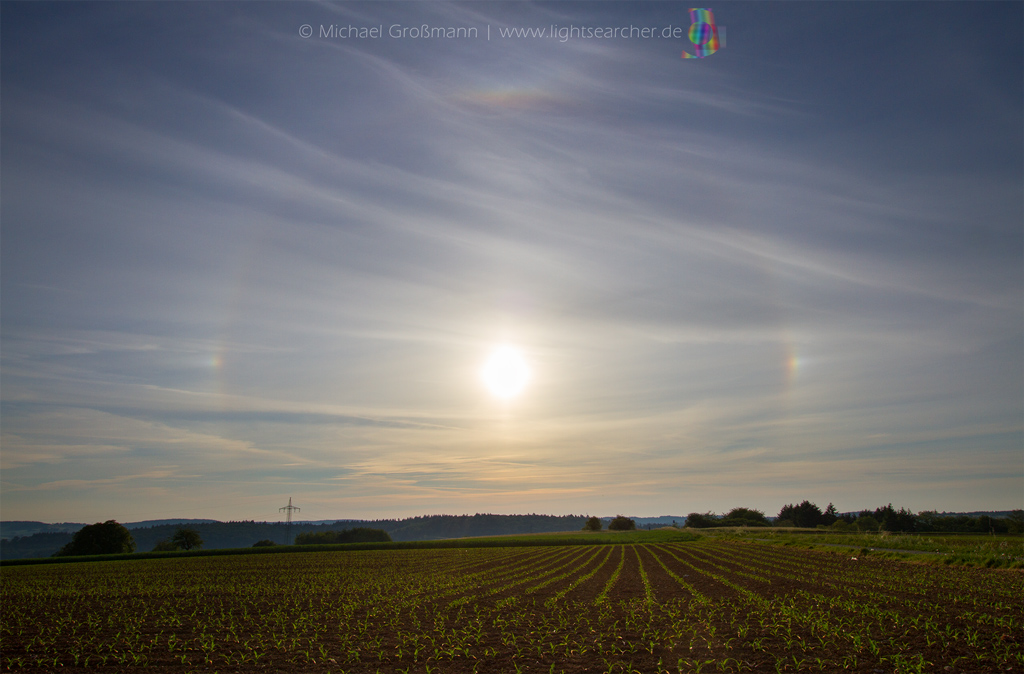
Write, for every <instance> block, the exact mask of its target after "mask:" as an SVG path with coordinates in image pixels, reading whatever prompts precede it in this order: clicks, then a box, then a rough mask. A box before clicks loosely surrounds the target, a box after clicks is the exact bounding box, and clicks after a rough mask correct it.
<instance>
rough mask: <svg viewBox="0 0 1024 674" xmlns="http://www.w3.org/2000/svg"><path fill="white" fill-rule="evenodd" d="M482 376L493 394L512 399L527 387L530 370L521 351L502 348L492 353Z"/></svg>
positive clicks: (507, 347)
mask: <svg viewBox="0 0 1024 674" xmlns="http://www.w3.org/2000/svg"><path fill="white" fill-rule="evenodd" d="M480 376H481V377H482V378H483V380H484V384H485V385H486V386H487V388H488V390H489V391H490V392H491V393H493V394H494V395H496V396H498V397H499V398H511V397H513V396H515V395H518V394H519V393H520V392H521V391H522V390H523V388H524V387H525V386H526V382H527V381H529V379H530V368H529V367H527V365H526V360H525V359H524V358H523V354H522V353H521V352H520V351H519V349H516V348H514V347H511V346H500V347H498V348H497V349H495V350H494V352H493V353H491V357H490V358H488V359H487V363H486V364H485V365H484V367H483V369H482V370H481V371H480Z"/></svg>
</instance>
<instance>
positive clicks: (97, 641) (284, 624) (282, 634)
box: [0, 541, 1024, 673]
mask: <svg viewBox="0 0 1024 674" xmlns="http://www.w3.org/2000/svg"><path fill="white" fill-rule="evenodd" d="M0 606H2V608H0V611H2V613H0V644H2V647H0V667H2V668H3V669H5V670H12V671H23V672H36V671H53V670H55V669H58V668H60V669H62V670H64V671H147V672H160V671H221V672H224V671H249V670H252V669H259V668H263V667H266V668H269V671H282V672H288V671H296V672H297V671H304V672H305V671H311V672H378V671H379V672H382V673H384V672H507V671H519V672H525V671H530V672H549V673H551V672H562V671H564V672H567V673H571V672H582V671H603V672H617V671H619V672H633V671H642V672H653V671H658V672H691V671H701V670H704V671H709V670H718V671H736V672H739V671H768V672H781V671H821V670H845V671H874V670H878V669H882V670H884V671H897V672H913V671H942V670H943V668H944V667H953V668H955V670H956V671H979V672H980V671H985V672H990V671H999V670H1003V671H1005V670H1007V669H1008V668H1011V667H1012V668H1013V669H1014V670H1016V671H1020V669H1021V668H1022V667H1024V655H1022V652H1024V648H1022V644H1021V641H1020V639H1021V637H1020V635H1021V634H1022V633H1024V574H1022V573H1021V572H1019V571H1008V570H990V569H968V568H962V567H924V566H918V565H914V564H907V563H900V562H893V561H886V560H876V559H871V558H867V559H858V560H854V559H851V558H850V557H848V556H842V555H833V554H825V553H822V552H817V551H807V550H798V549H793V548H784V547H778V546H768V545H759V544H751V543H737V542H729V541H717V542H716V541H701V542H698V543H669V544H660V545H642V544H636V545H609V546H565V547H530V548H478V549H468V550H467V549H446V550H391V551H384V550H381V551H361V552H355V551H352V552H314V553H296V554H287V555H285V554H282V555H254V556H248V557H246V556H235V557H198V558H185V559H155V560H137V561H117V562H96V563H80V564H74V565H53V566H46V565H40V566H24V567H4V568H3V569H2V575H0Z"/></svg>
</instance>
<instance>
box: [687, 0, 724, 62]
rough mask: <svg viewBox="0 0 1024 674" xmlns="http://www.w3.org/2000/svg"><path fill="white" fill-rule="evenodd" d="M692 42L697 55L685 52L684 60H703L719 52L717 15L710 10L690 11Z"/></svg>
mask: <svg viewBox="0 0 1024 674" xmlns="http://www.w3.org/2000/svg"><path fill="white" fill-rule="evenodd" d="M690 21H691V22H692V23H691V25H690V42H692V43H693V46H694V48H695V51H696V52H697V54H696V55H693V54H688V53H687V52H686V51H685V50H684V51H683V58H684V59H702V58H704V57H705V56H711V55H712V54H714V53H715V52H716V51H718V26H716V25H715V15H714V14H712V13H711V10H710V9H699V8H697V9H691V10H690Z"/></svg>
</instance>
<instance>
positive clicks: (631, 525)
mask: <svg viewBox="0 0 1024 674" xmlns="http://www.w3.org/2000/svg"><path fill="white" fill-rule="evenodd" d="M635 529H636V522H634V521H633V520H631V519H629V518H628V517H626V516H625V515H616V516H615V519H613V520H612V521H611V522H610V523H609V524H608V530H609V531H634V530H635Z"/></svg>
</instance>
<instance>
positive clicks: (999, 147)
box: [0, 2, 1024, 522]
mask: <svg viewBox="0 0 1024 674" xmlns="http://www.w3.org/2000/svg"><path fill="white" fill-rule="evenodd" d="M689 8H690V6H689V5H686V4H679V3H676V2H630V3H618V2H596V3H587V2H549V3H527V2H475V3H459V2H455V3H441V2H417V3H406V2H381V3H356V2H341V3H326V2H325V3H303V2H289V3H274V2H264V3H221V2H188V3H183V2H147V3H121V2H97V3H53V4H49V3H45V2H38V3H14V2H4V3H3V4H2V6H0V11H2V21H0V25H2V41H0V44H2V58H0V64H2V66H0V67H2V79H0V83H2V97H0V101H2V116H0V119H2V202H0V203H2V212H0V216H2V220H0V224H2V230H0V234H2V266H0V272H2V277H0V281H2V284H0V288H2V296H0V310H2V316H0V318H2V320H0V331H2V332H0V338H2V371H0V374H2V389H0V390H2V408H0V411H2V419H0V420H2V444H0V461H2V466H0V470H2V488H0V517H2V518H3V519H5V520H13V519H26V520H43V521H51V522H56V521H78V522H84V521H89V522H91V521H97V520H105V519H110V518H114V519H118V520H119V521H136V520H142V519H154V518H173V517H210V518H215V519H222V520H227V519H257V520H271V521H274V520H277V519H278V518H279V517H281V515H280V514H279V512H278V507H280V506H283V505H285V503H286V502H287V499H288V498H289V497H292V498H293V499H294V502H295V505H297V506H300V507H301V508H302V512H301V514H300V517H302V518H308V519H327V518H334V517H338V518H341V517H353V518H374V517H406V516H414V515H421V514H430V513H451V514H461V513H476V512H494V513H524V512H538V513H552V514H567V513H574V514H584V513H589V514H598V515H614V514H617V513H625V514H630V515H637V516H652V515H660V514H674V515H678V514H686V513H688V512H691V511H707V510H712V511H718V512H721V511H724V510H727V509H729V508H732V507H735V506H746V507H752V508H759V509H761V510H763V511H765V512H767V513H768V514H769V515H774V514H775V513H777V512H778V509H779V508H780V507H781V506H782V505H785V504H786V503H792V502H798V501H800V500H802V499H805V498H807V499H810V500H812V501H815V502H817V503H818V504H819V505H821V506H822V507H824V506H825V505H826V504H827V503H828V502H830V501H831V502H834V503H835V505H836V506H837V507H838V508H839V509H840V510H841V511H844V510H854V509H860V508H865V507H870V508H874V507H877V506H880V505H885V504H886V503H890V502H891V503H893V505H894V506H896V507H908V508H910V509H912V510H914V511H920V510H930V509H937V510H988V509H993V510H995V509H1010V508H1020V507H1024V226H1022V222H1024V206H1022V204H1024V194H1022V185H1024V175H1022V173H1024V171H1022V166H1024V150H1022V148H1024V139H1022V118H1024V112H1022V101H1024V88H1022V66H1021V63H1022V61H1021V54H1022V49H1024V46H1022V26H1024V5H1022V4H1021V3H1019V2H1013V3H998V2H992V3H955V2H942V3H932V2H915V3H885V2H871V3H849V2H834V3H822V4H815V3H803V2H785V3H771V2H765V3H727V2H722V3H720V4H717V5H711V6H710V8H711V9H712V10H713V12H714V17H715V20H716V22H717V24H718V25H719V26H724V30H722V31H721V33H722V34H723V36H724V38H725V46H724V47H723V48H721V49H720V50H719V51H718V52H717V53H714V54H711V55H710V56H708V57H706V58H703V59H696V58H693V59H683V58H681V56H682V52H683V51H684V50H686V51H688V52H690V53H693V51H694V45H693V44H692V43H691V42H690V41H689V39H688V38H687V33H686V31H687V30H688V28H689V25H690V16H689V13H688V10H689ZM424 25H426V26H427V27H428V28H430V29H435V28H440V29H448V28H452V29H457V28H463V29H465V30H464V31H462V34H463V35H464V36H463V37H456V38H452V39H448V38H440V37H436V38H433V37H432V38H423V37H416V33H417V32H419V33H422V32H424V31H423V26H424ZM552 26H554V31H555V36H554V37H550V36H549V35H548V34H547V33H545V34H544V35H543V36H541V37H514V36H512V37H510V36H509V34H510V32H513V33H514V32H516V31H517V30H519V29H528V28H539V29H544V30H546V31H549V32H550V30H551V27H552ZM350 27H351V28H350ZM396 27H397V28H396ZM568 27H572V28H575V29H577V30H576V31H575V32H574V33H572V34H571V35H569V36H565V35H564V31H562V29H563V28H568ZM606 27H607V28H614V27H620V28H621V27H625V28H627V29H629V28H630V27H635V28H636V29H637V30H640V29H643V28H647V29H649V30H648V31H647V37H646V38H645V37H643V36H642V35H641V36H638V35H636V34H635V31H634V34H632V35H628V36H625V37H624V36H623V33H622V31H618V32H617V33H616V32H614V31H610V32H612V35H611V37H604V36H601V37H596V36H594V35H595V33H596V32H597V31H594V30H593V29H597V28H600V29H602V30H603V29H604V28H606ZM671 27H682V28H683V30H682V32H681V33H680V32H679V31H676V34H675V36H674V37H673V35H672V32H671V30H669V36H668V37H662V34H663V31H664V29H666V28H669V29H671ZM371 29H377V30H379V31H380V34H379V35H376V34H375V33H373V31H371ZM579 29H583V30H579ZM332 31H337V36H332V35H334V34H332ZM560 31H561V32H560ZM588 31H589V35H588ZM309 32H311V34H310V35H309V37H305V34H308V33H309ZM361 32H362V34H363V35H364V37H360V33H361ZM626 32H627V33H628V32H629V31H628V30H627V31H626ZM560 35H561V36H563V37H565V39H562V37H560ZM500 345H507V346H510V347H512V348H514V349H517V350H518V353H520V354H521V357H522V359H523V360H524V361H525V363H526V367H527V368H528V380H527V381H526V383H525V386H524V387H523V388H522V391H521V392H520V393H519V394H518V395H514V396H512V397H508V398H502V397H499V396H496V395H495V394H494V393H492V392H491V391H490V390H489V389H488V387H487V386H486V385H485V384H484V382H483V381H482V379H481V374H480V372H481V368H482V367H483V366H484V364H485V362H486V361H487V360H488V358H489V357H490V354H491V353H492V352H493V351H494V349H495V348H497V347H498V346H500Z"/></svg>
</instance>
